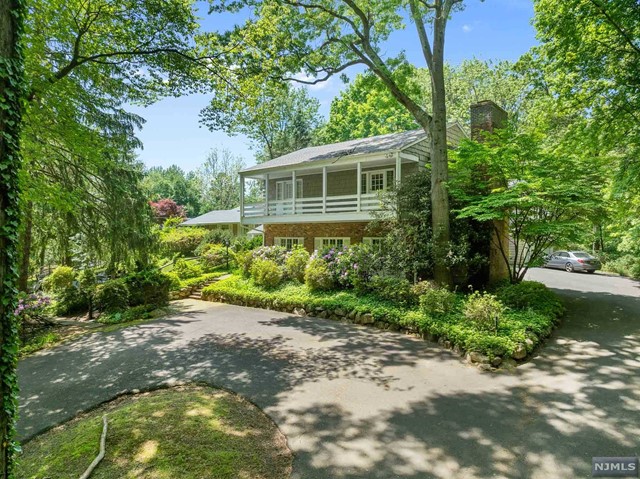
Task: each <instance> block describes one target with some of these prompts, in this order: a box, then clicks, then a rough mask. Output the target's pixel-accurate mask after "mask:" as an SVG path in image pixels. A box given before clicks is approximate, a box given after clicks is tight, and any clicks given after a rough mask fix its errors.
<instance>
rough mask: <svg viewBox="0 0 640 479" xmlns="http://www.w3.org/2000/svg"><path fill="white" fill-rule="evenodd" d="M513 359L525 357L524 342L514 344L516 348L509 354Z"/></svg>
mask: <svg viewBox="0 0 640 479" xmlns="http://www.w3.org/2000/svg"><path fill="white" fill-rule="evenodd" d="M511 357H512V358H513V359H524V358H526V357H527V348H525V347H524V344H518V346H516V350H515V351H514V352H513V354H512V355H511Z"/></svg>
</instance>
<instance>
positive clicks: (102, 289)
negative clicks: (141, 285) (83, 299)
mask: <svg viewBox="0 0 640 479" xmlns="http://www.w3.org/2000/svg"><path fill="white" fill-rule="evenodd" d="M95 302H96V305H97V307H98V309H100V311H101V312H103V313H115V312H119V311H124V310H125V309H127V306H128V305H129V289H128V288H127V285H126V284H125V283H124V281H123V280H122V279H112V280H110V281H106V282H104V283H102V284H100V285H98V287H97V289H96V296H95Z"/></svg>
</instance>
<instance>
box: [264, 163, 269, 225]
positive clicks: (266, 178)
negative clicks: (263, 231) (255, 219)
mask: <svg viewBox="0 0 640 479" xmlns="http://www.w3.org/2000/svg"><path fill="white" fill-rule="evenodd" d="M264 215H265V216H269V173H265V175H264Z"/></svg>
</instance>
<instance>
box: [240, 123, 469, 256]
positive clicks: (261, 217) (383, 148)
mask: <svg viewBox="0 0 640 479" xmlns="http://www.w3.org/2000/svg"><path fill="white" fill-rule="evenodd" d="M448 136H449V139H450V142H451V143H453V144H456V143H457V142H458V141H459V139H460V138H461V137H463V136H466V134H465V132H464V130H463V129H462V127H460V125H459V124H457V123H453V124H450V125H448ZM429 152H430V140H429V138H428V136H427V134H426V133H425V132H424V131H423V130H413V131H407V132H402V133H393V134H389V135H381V136H375V137H371V138H364V139H359V140H351V141H346V142H341V143H334V144H331V145H323V146H314V147H309V148H304V149H302V150H298V151H295V152H293V153H289V154H287V155H284V156H281V157H279V158H276V159H274V160H271V161H268V162H266V163H262V164H260V165H256V166H252V167H250V168H246V169H245V170H243V171H242V172H241V173H240V179H241V188H242V194H241V206H240V214H241V222H242V224H243V225H246V226H251V225H261V224H262V225H264V242H265V245H267V246H273V245H281V246H284V247H286V248H291V247H293V246H294V245H304V247H305V248H306V249H307V250H309V251H313V250H314V249H320V248H322V247H325V246H337V247H341V246H348V245H350V244H354V243H359V242H371V243H375V242H376V241H377V240H378V238H376V237H374V236H371V233H370V232H367V225H368V224H369V223H370V222H371V221H372V220H373V219H374V217H373V214H372V213H373V212H375V211H377V210H380V209H381V207H382V204H381V200H380V194H381V193H383V192H384V191H386V190H387V189H389V188H392V187H393V186H394V185H396V184H399V183H401V182H402V180H403V178H406V177H407V176H408V175H411V174H413V173H416V172H417V171H418V169H419V168H422V167H424V166H425V165H426V164H427V163H428V162H429ZM251 185H253V188H250V186H251ZM249 190H252V191H258V192H259V196H260V198H259V199H258V200H255V194H252V195H251V197H253V198H254V199H253V200H249V199H248V198H247V196H248V195H247V192H248V191H249Z"/></svg>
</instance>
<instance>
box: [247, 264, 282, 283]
mask: <svg viewBox="0 0 640 479" xmlns="http://www.w3.org/2000/svg"><path fill="white" fill-rule="evenodd" d="M251 276H252V277H253V281H254V283H256V284H257V285H258V286H262V287H263V288H275V287H276V286H278V285H279V284H280V283H281V282H282V278H283V277H284V272H283V270H282V268H281V267H280V266H278V264H277V263H276V262H275V261H273V260H270V259H256V260H254V261H253V264H252V265H251Z"/></svg>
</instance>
